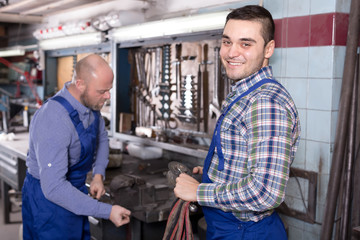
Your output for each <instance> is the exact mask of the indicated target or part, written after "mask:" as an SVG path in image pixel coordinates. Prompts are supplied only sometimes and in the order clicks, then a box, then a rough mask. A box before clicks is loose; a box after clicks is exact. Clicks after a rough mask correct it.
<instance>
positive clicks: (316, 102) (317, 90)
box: [307, 78, 333, 110]
mask: <svg viewBox="0 0 360 240" xmlns="http://www.w3.org/2000/svg"><path fill="white" fill-rule="evenodd" d="M332 94H333V87H332V79H326V78H321V79H316V78H315V79H309V96H308V105H307V107H308V108H309V109H315V110H332V101H331V100H332Z"/></svg>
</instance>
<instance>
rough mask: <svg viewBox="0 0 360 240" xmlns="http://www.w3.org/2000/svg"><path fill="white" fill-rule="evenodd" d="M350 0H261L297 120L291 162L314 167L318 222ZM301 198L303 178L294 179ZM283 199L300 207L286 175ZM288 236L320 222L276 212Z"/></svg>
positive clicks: (300, 235)
mask: <svg viewBox="0 0 360 240" xmlns="http://www.w3.org/2000/svg"><path fill="white" fill-rule="evenodd" d="M350 2H351V0H303V1H299V0H264V7H265V8H267V9H268V10H269V11H270V12H271V13H272V15H273V17H274V19H275V23H276V37H275V40H276V46H277V47H276V49H275V53H274V55H273V57H272V58H271V60H270V64H271V65H272V67H273V71H274V75H275V77H276V79H278V80H279V81H280V82H281V83H282V84H283V85H284V86H285V87H286V88H287V89H288V91H289V92H290V93H291V95H292V97H293V98H294V100H295V103H296V105H297V107H298V111H299V116H300V121H301V128H302V134H301V141H300V146H299V149H298V152H297V155H296V159H295V161H294V163H293V165H292V166H293V167H296V168H300V169H305V170H309V171H314V172H317V173H318V174H319V175H318V189H317V207H316V221H317V222H318V223H321V222H322V220H323V215H324V207H325V203H326V192H327V186H328V180H329V173H330V167H331V160H332V149H333V146H334V141H335V130H336V120H337V113H338V105H339V99H340V90H341V79H342V73H343V67H344V60H345V45H346V34H347V25H348V17H349V9H350ZM300 186H301V190H302V193H303V195H304V198H305V201H306V202H307V189H308V183H307V181H304V180H301V179H300ZM286 195H287V196H286V200H285V202H286V203H287V204H288V205H289V206H290V207H292V208H294V209H297V210H300V211H304V206H303V202H302V200H301V197H300V191H299V186H298V183H297V182H296V181H295V180H294V179H290V180H289V184H288V188H287V192H286ZM282 218H283V219H284V221H286V223H287V224H288V226H289V239H290V240H302V239H303V240H309V239H319V238H320V230H321V226H320V225H319V224H310V223H306V222H303V221H301V220H298V219H296V218H292V217H288V216H284V215H282Z"/></svg>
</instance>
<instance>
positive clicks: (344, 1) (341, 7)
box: [336, 0, 351, 13]
mask: <svg viewBox="0 0 360 240" xmlns="http://www.w3.org/2000/svg"><path fill="white" fill-rule="evenodd" d="M350 5H351V0H341V1H336V12H342V13H349V12H350Z"/></svg>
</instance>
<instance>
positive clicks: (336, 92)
mask: <svg viewBox="0 0 360 240" xmlns="http://www.w3.org/2000/svg"><path fill="white" fill-rule="evenodd" d="M341 84H342V79H341V78H335V79H333V86H332V87H333V89H332V92H333V93H332V100H331V102H332V104H331V110H333V111H334V110H339V103H340V96H341Z"/></svg>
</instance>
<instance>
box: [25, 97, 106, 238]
mask: <svg viewBox="0 0 360 240" xmlns="http://www.w3.org/2000/svg"><path fill="white" fill-rule="evenodd" d="M52 100H55V101H58V102H59V103H60V104H62V105H63V107H64V108H65V109H66V110H67V111H68V112H69V116H70V118H71V121H72V122H73V124H74V126H75V128H76V131H77V133H78V136H79V140H80V143H81V155H80V161H79V162H78V163H77V164H75V165H73V166H71V167H70V168H69V170H68V173H67V175H66V177H67V180H68V181H69V182H70V183H71V184H72V185H73V186H74V187H76V188H77V189H79V190H80V191H82V192H83V193H84V194H88V190H87V188H86V186H85V181H86V175H87V173H88V172H89V171H90V170H91V168H92V164H93V159H94V154H95V151H96V146H97V134H98V129H99V113H98V112H95V111H93V113H94V116H95V120H94V121H93V123H92V124H91V125H90V126H89V127H88V128H86V129H85V128H84V126H83V124H82V122H81V121H80V119H79V114H78V112H77V111H76V110H75V109H74V108H73V107H72V106H71V105H70V103H69V102H68V101H67V100H66V99H65V98H63V97H61V96H55V97H53V98H52ZM22 194H23V212H22V214H23V224H24V225H23V239H24V240H26V239H29V240H30V239H31V240H35V239H36V240H40V239H41V240H49V239H51V240H55V239H59V240H60V239H61V240H64V239H69V240H70V239H72V240H80V239H83V240H85V239H86V240H87V239H90V227H89V222H88V218H87V216H79V215H76V214H74V213H72V212H70V211H68V210H66V209H64V208H62V207H60V206H59V205H57V204H54V203H52V202H51V201H49V200H47V199H46V198H45V196H44V194H43V192H42V190H41V186H40V181H39V180H38V179H36V178H34V177H32V176H31V174H29V173H27V174H26V178H25V181H24V187H23V193H22Z"/></svg>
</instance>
